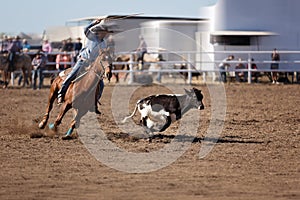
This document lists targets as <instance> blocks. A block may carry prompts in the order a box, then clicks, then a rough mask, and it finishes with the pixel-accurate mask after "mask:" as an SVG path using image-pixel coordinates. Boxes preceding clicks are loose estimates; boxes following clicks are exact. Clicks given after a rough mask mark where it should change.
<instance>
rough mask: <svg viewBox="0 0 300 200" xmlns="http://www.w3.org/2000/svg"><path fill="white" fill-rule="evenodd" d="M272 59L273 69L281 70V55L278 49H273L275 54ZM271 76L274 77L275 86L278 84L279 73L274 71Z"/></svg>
mask: <svg viewBox="0 0 300 200" xmlns="http://www.w3.org/2000/svg"><path fill="white" fill-rule="evenodd" d="M271 58H272V63H271V69H272V70H276V69H279V63H278V62H279V61H280V55H279V53H278V51H277V49H276V48H275V49H273V52H272V54H271ZM271 76H272V83H273V84H278V72H277V71H272V72H271Z"/></svg>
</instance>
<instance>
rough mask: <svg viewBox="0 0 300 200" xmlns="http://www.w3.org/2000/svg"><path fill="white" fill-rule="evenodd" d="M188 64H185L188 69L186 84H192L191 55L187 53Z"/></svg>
mask: <svg viewBox="0 0 300 200" xmlns="http://www.w3.org/2000/svg"><path fill="white" fill-rule="evenodd" d="M187 56H188V63H187V68H188V84H189V85H190V84H192V72H191V70H192V68H191V54H190V53H188V55H187Z"/></svg>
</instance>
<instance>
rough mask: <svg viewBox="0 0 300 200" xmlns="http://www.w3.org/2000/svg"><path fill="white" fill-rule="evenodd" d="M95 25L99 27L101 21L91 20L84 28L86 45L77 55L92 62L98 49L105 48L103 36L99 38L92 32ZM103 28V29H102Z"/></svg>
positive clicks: (97, 53) (96, 55)
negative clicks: (86, 39)
mask: <svg viewBox="0 0 300 200" xmlns="http://www.w3.org/2000/svg"><path fill="white" fill-rule="evenodd" d="M95 27H101V22H100V23H99V22H95V21H94V22H92V23H91V24H89V25H88V26H87V27H85V29H84V34H85V36H86V37H87V38H88V41H87V43H86V46H85V47H84V48H83V49H82V50H81V52H80V53H79V57H82V58H84V59H88V60H89V61H91V62H93V61H95V60H96V58H97V57H98V55H99V51H100V49H105V48H106V47H107V45H106V42H105V41H104V39H103V38H99V37H98V36H97V34H96V32H93V29H94V28H95ZM103 30H104V29H103Z"/></svg>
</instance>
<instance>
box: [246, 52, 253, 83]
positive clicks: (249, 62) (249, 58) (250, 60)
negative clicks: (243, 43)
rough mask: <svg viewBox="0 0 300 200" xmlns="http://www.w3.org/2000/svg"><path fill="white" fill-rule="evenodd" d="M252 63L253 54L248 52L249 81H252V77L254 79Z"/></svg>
mask: <svg viewBox="0 0 300 200" xmlns="http://www.w3.org/2000/svg"><path fill="white" fill-rule="evenodd" d="M251 64H252V59H251V54H250V53H249V54H248V69H247V70H248V83H251V79H252V74H251V71H252V69H251Z"/></svg>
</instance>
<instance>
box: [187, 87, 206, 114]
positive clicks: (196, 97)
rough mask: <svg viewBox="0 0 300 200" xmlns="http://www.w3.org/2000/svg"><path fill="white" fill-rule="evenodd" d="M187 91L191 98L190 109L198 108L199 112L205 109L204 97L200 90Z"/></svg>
mask: <svg viewBox="0 0 300 200" xmlns="http://www.w3.org/2000/svg"><path fill="white" fill-rule="evenodd" d="M184 90H185V93H186V95H187V96H188V98H189V104H190V107H192V108H197V109H199V110H203V109H204V105H203V102H202V100H203V95H202V93H201V90H198V89H197V88H193V89H191V90H186V89H184Z"/></svg>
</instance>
